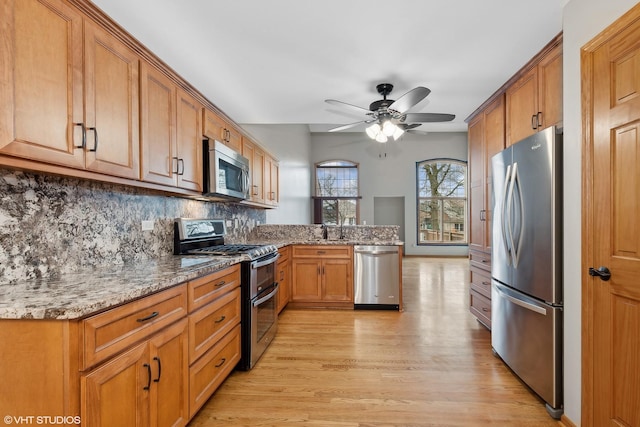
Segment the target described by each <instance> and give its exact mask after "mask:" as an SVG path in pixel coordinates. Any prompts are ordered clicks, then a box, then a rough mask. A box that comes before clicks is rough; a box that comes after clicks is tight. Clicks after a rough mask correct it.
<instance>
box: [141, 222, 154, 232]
mask: <svg viewBox="0 0 640 427" xmlns="http://www.w3.org/2000/svg"><path fill="white" fill-rule="evenodd" d="M152 230H153V220H149V221H142V231H152Z"/></svg>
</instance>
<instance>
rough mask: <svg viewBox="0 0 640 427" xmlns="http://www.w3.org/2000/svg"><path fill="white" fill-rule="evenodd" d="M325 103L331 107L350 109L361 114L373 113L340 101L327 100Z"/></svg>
mask: <svg viewBox="0 0 640 427" xmlns="http://www.w3.org/2000/svg"><path fill="white" fill-rule="evenodd" d="M324 102H326V103H327V104H331V105H337V106H338V107H343V108H348V109H350V110H352V111H357V112H358V113H360V114H362V113H364V114H371V111H370V110H368V109H366V108H362V107H358V106H357V105H353V104H347V103H346V102H342V101H338V100H336V99H325V100H324Z"/></svg>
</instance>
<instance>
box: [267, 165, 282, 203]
mask: <svg viewBox="0 0 640 427" xmlns="http://www.w3.org/2000/svg"><path fill="white" fill-rule="evenodd" d="M269 169H270V170H269V172H270V175H271V179H270V180H269V186H270V191H271V198H270V202H271V205H272V206H278V202H279V201H280V191H279V185H280V167H279V165H278V162H277V161H276V160H275V159H272V158H270V161H269Z"/></svg>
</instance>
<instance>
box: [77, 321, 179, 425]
mask: <svg viewBox="0 0 640 427" xmlns="http://www.w3.org/2000/svg"><path fill="white" fill-rule="evenodd" d="M187 339H188V338H187V319H182V320H180V321H179V322H176V323H175V324H173V325H171V326H169V327H168V328H166V329H164V330H162V331H161V332H158V333H157V334H155V335H154V336H152V337H151V338H150V339H149V340H147V341H145V342H143V343H141V344H138V345H136V346H134V347H133V348H132V349H130V350H127V351H125V352H124V353H123V354H121V355H119V356H116V357H114V358H113V359H111V360H109V361H108V362H107V363H105V364H103V365H101V366H99V367H98V368H95V369H93V370H91V371H89V373H87V374H84V375H82V377H81V388H80V390H81V401H82V408H81V414H82V422H83V425H87V426H105V427H106V426H179V425H185V424H186V423H187V421H188V418H189V415H188V406H187V404H188V401H187V399H186V396H187V384H188V382H187V380H188V376H187Z"/></svg>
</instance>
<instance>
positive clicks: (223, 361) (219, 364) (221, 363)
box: [216, 357, 227, 368]
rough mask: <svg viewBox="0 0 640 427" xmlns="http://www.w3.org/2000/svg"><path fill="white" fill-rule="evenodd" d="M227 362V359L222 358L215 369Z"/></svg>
mask: <svg viewBox="0 0 640 427" xmlns="http://www.w3.org/2000/svg"><path fill="white" fill-rule="evenodd" d="M226 361H227V359H225V358H224V357H223V358H222V360H221V361H220V363H218V364H217V365H216V368H219V367H220V366H222V365H224V363H225V362H226Z"/></svg>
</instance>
